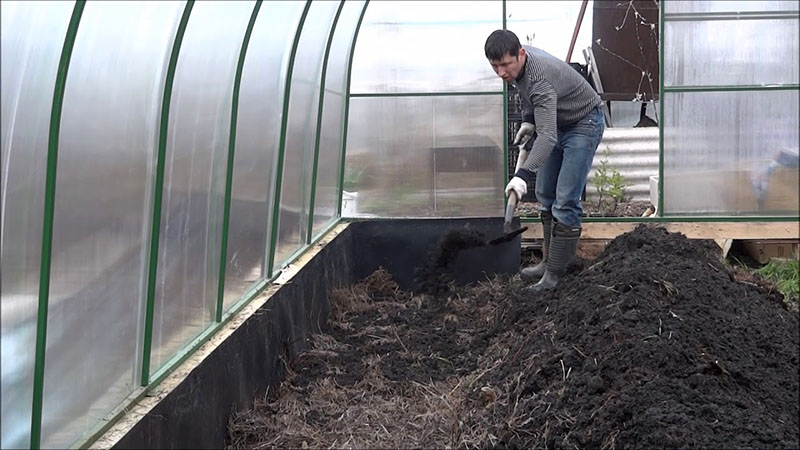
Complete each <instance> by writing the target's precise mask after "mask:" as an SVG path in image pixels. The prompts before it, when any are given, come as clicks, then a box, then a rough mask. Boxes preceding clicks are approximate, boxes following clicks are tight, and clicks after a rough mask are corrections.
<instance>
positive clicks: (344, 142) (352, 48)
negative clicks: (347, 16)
mask: <svg viewBox="0 0 800 450" xmlns="http://www.w3.org/2000/svg"><path fill="white" fill-rule="evenodd" d="M368 5H369V0H367V1H365V2H364V7H363V9H362V10H361V15H360V16H359V17H358V23H357V24H356V30H355V32H354V33H353V41H352V42H351V44H350V54H349V55H348V62H347V82H346V83H345V90H344V94H345V101H344V120H342V147H341V149H340V152H341V155H340V157H339V187H338V189H337V190H336V191H337V192H339V199H338V200H337V202H336V215H337V216H339V217H341V216H342V196H343V195H344V165H345V160H346V158H345V156H346V154H347V127H348V125H349V123H348V122H349V120H350V97H351V95H350V79H351V75H352V73H353V54H354V53H355V51H356V41H357V40H358V32H359V31H361V22H362V21H363V20H364V14H365V13H366V12H367V6H368Z"/></svg>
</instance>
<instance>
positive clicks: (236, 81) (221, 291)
mask: <svg viewBox="0 0 800 450" xmlns="http://www.w3.org/2000/svg"><path fill="white" fill-rule="evenodd" d="M260 9H261V0H257V1H256V4H255V6H253V12H252V13H251V14H250V22H248V23H247V30H245V32H244V39H242V47H241V49H240V50H239V62H238V63H237V64H236V75H235V76H234V78H233V95H232V98H231V131H230V133H229V135H228V161H227V167H226V169H225V200H224V206H223V210H222V239H221V241H220V251H219V280H218V281H219V283H218V288H217V309H216V314H214V320H215V321H216V322H217V323H219V322H222V307H223V299H224V297H225V269H226V267H227V259H228V226H229V224H230V215H231V190H232V188H233V155H234V150H235V149H236V120H237V118H238V113H239V89H240V88H241V85H242V70H243V68H244V59H245V57H246V55H247V46H248V44H249V43H250V36H251V35H252V34H253V26H254V25H255V23H256V18H257V17H258V11H259V10H260Z"/></svg>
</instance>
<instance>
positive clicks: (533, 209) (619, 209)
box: [517, 200, 654, 217]
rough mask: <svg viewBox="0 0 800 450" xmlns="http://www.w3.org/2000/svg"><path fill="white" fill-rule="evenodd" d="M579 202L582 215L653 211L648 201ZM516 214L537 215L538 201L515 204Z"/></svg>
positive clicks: (634, 214) (640, 213) (616, 214)
mask: <svg viewBox="0 0 800 450" xmlns="http://www.w3.org/2000/svg"><path fill="white" fill-rule="evenodd" d="M581 203H582V206H583V217H642V216H643V215H650V214H652V213H653V211H654V208H653V206H652V204H651V203H650V202H649V201H627V202H619V203H613V202H609V201H605V200H603V202H601V203H598V202H597V201H596V200H588V201H583V202H581ZM517 214H518V215H519V216H520V217H539V203H538V202H524V203H520V204H518V205H517Z"/></svg>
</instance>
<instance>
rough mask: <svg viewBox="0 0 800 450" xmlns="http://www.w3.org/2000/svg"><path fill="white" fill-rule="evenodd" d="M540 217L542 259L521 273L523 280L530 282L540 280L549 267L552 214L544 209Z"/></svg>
mask: <svg viewBox="0 0 800 450" xmlns="http://www.w3.org/2000/svg"><path fill="white" fill-rule="evenodd" d="M539 218H540V219H541V220H542V231H543V235H544V236H543V237H544V243H543V244H542V260H541V261H539V263H538V264H534V265H530V266H528V267H526V268H524V269H522V270H521V271H520V273H519V275H520V277H522V279H523V280H525V281H527V282H530V283H533V282H535V281H539V279H541V278H542V275H544V272H545V269H546V268H547V255H548V254H549V252H548V248H549V247H550V233H552V229H553V215H552V214H550V213H549V212H547V211H542V212H541V213H540V214H539Z"/></svg>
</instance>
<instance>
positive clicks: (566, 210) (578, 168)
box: [536, 106, 606, 227]
mask: <svg viewBox="0 0 800 450" xmlns="http://www.w3.org/2000/svg"><path fill="white" fill-rule="evenodd" d="M605 128H606V124H605V117H604V116H603V110H602V106H598V107H597V108H595V109H593V110H591V111H590V112H589V113H588V114H586V116H585V117H584V118H583V119H581V120H579V121H578V122H575V123H574V124H572V125H568V126H565V127H559V128H558V142H557V143H556V146H555V147H554V148H553V152H552V153H551V154H550V156H549V157H548V158H547V161H546V162H545V163H544V165H543V166H542V167H541V168H540V169H539V172H538V173H537V174H536V199H537V200H538V201H539V202H540V203H541V208H540V209H541V211H545V212H550V213H551V214H552V215H553V217H555V219H556V220H557V221H559V222H561V223H564V224H566V225H568V226H573V227H579V226H581V214H583V206H582V205H581V194H582V193H583V189H584V188H585V187H586V177H587V176H588V175H589V169H591V168H592V160H594V154H595V152H597V147H598V146H599V145H600V141H601V140H602V138H603V131H604V130H605Z"/></svg>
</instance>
